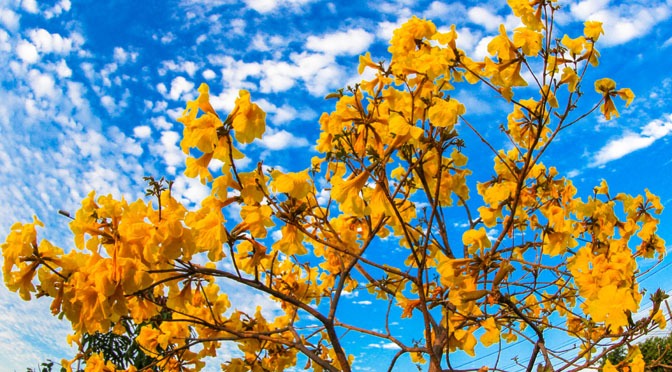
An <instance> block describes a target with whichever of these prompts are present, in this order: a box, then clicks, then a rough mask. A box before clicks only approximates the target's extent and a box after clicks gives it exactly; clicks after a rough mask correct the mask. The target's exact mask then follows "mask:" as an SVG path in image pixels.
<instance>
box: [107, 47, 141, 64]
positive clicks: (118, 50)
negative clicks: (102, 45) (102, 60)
mask: <svg viewBox="0 0 672 372" xmlns="http://www.w3.org/2000/svg"><path fill="white" fill-rule="evenodd" d="M113 58H114V60H115V61H116V62H117V63H119V64H120V65H123V64H125V63H126V62H128V61H131V62H135V61H136V59H137V58H138V53H137V52H129V51H127V50H126V49H124V48H122V47H115V48H114V52H113Z"/></svg>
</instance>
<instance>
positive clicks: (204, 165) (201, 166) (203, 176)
mask: <svg viewBox="0 0 672 372" xmlns="http://www.w3.org/2000/svg"><path fill="white" fill-rule="evenodd" d="M212 154H213V153H211V152H208V153H205V154H203V156H201V157H200V158H198V159H196V158H194V157H191V156H190V157H188V158H187V168H186V169H185V170H184V175H185V176H187V177H189V178H194V177H196V176H198V178H199V179H200V181H201V183H202V184H204V185H205V184H206V183H207V182H211V181H212V174H210V170H208V165H209V164H210V160H212Z"/></svg>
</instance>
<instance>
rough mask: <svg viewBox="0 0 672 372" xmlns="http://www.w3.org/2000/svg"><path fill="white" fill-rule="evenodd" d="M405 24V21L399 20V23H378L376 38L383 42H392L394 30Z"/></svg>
mask: <svg viewBox="0 0 672 372" xmlns="http://www.w3.org/2000/svg"><path fill="white" fill-rule="evenodd" d="M402 24H403V20H401V19H400V20H398V21H397V22H389V21H383V22H379V23H378V30H377V31H376V37H378V39H380V40H383V41H386V42H387V41H390V40H392V35H393V34H394V30H396V29H398V28H399V27H400V26H401V25H402Z"/></svg>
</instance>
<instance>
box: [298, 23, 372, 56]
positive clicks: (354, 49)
mask: <svg viewBox="0 0 672 372" xmlns="http://www.w3.org/2000/svg"><path fill="white" fill-rule="evenodd" d="M372 42H373V35H372V34H370V33H368V32H366V31H365V30H364V29H361V28H355V29H350V30H347V31H338V32H334V33H331V34H326V35H323V36H309V37H308V40H307V41H306V48H308V49H309V50H313V51H316V52H322V53H325V54H330V55H356V54H359V53H363V52H364V51H366V50H367V49H368V48H369V45H371V43H372Z"/></svg>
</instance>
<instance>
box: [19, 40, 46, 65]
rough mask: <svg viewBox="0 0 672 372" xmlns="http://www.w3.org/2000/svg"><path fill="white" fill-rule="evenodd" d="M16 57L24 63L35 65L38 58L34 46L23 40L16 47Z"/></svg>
mask: <svg viewBox="0 0 672 372" xmlns="http://www.w3.org/2000/svg"><path fill="white" fill-rule="evenodd" d="M16 55H17V56H19V58H20V59H21V60H22V61H23V62H25V63H35V62H37V60H38V59H39V58H40V56H39V55H38V54H37V48H36V47H35V45H33V44H31V43H30V42H28V41H25V40H21V41H19V43H18V44H17V45H16Z"/></svg>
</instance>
